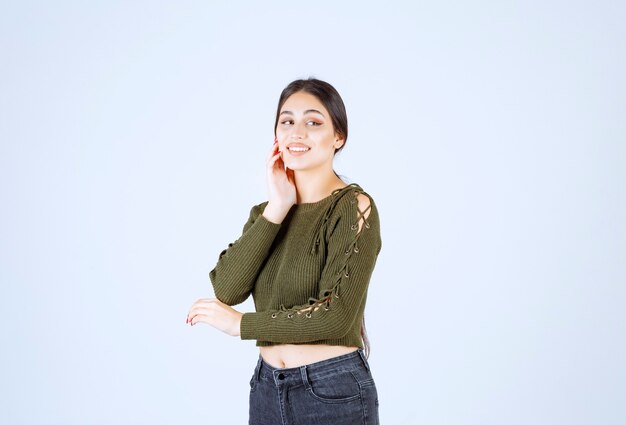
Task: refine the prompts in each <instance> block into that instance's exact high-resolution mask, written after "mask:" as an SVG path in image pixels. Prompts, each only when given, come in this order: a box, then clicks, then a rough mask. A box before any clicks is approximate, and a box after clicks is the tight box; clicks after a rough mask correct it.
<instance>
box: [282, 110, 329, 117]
mask: <svg viewBox="0 0 626 425" xmlns="http://www.w3.org/2000/svg"><path fill="white" fill-rule="evenodd" d="M309 112H314V113H317V114H320V115H321V116H323V117H324V118H326V117H325V116H324V114H322V113H321V112H320V111H318V110H317V109H307V110H306V111H304V114H303V115H306V114H308V113H309ZM283 114H288V115H293V112H291V111H282V112H281V113H280V114H279V116H280V115H283Z"/></svg>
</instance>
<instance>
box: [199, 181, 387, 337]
mask: <svg viewBox="0 0 626 425" xmlns="http://www.w3.org/2000/svg"><path fill="white" fill-rule="evenodd" d="M360 194H362V195H365V197H366V198H363V197H361V199H362V201H361V202H359V195H360ZM359 204H361V207H360V206H359ZM266 205H267V202H263V203H261V204H258V205H255V206H254V207H252V209H251V211H250V217H249V218H248V221H247V222H246V224H245V225H244V227H243V233H242V234H241V236H240V237H239V239H237V240H236V241H235V242H233V243H230V244H229V245H228V247H227V248H226V249H224V250H223V251H222V252H221V253H220V255H219V259H218V262H217V265H216V266H215V268H214V269H213V270H211V272H210V273H209V277H210V279H211V282H212V284H213V289H214V292H215V296H216V297H217V298H218V299H219V300H220V301H222V302H224V303H225V304H228V305H235V304H239V303H241V302H243V301H245V300H246V299H247V298H248V296H249V295H250V294H252V296H253V299H254V305H255V309H256V312H254V313H245V314H244V315H243V317H242V320H241V329H240V331H241V339H254V340H256V341H257V343H256V345H257V346H269V345H275V344H314V343H315V344H327V345H345V346H354V347H361V348H362V347H363V341H362V338H361V321H362V318H363V311H364V308H365V302H366V298H367V289H368V286H369V281H370V276H371V274H372V271H373V270H374V265H375V263H376V259H377V257H378V254H379V252H380V249H381V246H382V243H381V238H380V225H379V217H378V211H377V209H376V205H375V204H374V201H373V199H372V198H371V197H370V196H369V195H368V194H367V193H365V192H364V191H363V189H362V188H361V187H360V186H359V185H357V184H351V185H348V186H346V187H344V188H342V189H337V190H335V191H333V192H332V194H331V195H330V196H328V197H326V198H324V199H322V200H320V201H318V202H312V203H303V204H296V205H294V206H292V208H291V209H290V210H289V212H288V214H287V216H286V217H285V219H284V220H283V222H282V223H281V224H276V223H272V222H270V221H268V220H267V219H266V218H265V217H264V216H263V215H262V213H263V211H264V209H265V206H266ZM364 205H365V208H363V206H364Z"/></svg>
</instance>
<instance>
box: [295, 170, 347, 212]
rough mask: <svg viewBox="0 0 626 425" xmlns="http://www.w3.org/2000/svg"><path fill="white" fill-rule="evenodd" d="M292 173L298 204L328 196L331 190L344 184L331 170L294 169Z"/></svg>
mask: <svg viewBox="0 0 626 425" xmlns="http://www.w3.org/2000/svg"><path fill="white" fill-rule="evenodd" d="M294 175H295V181H296V194H297V202H298V204H305V203H311V202H317V201H319V200H322V199H324V198H326V197H327V196H329V195H330V194H331V193H332V192H333V190H335V189H340V188H342V187H345V186H346V183H345V182H344V181H343V180H341V179H340V178H339V177H337V175H336V174H335V173H334V171H332V170H330V172H325V173H320V172H319V171H317V172H311V173H309V172H306V171H296V172H295V173H294Z"/></svg>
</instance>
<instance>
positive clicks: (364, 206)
mask: <svg viewBox="0 0 626 425" xmlns="http://www.w3.org/2000/svg"><path fill="white" fill-rule="evenodd" d="M355 195H356V199H357V226H358V233H361V230H363V226H365V227H366V228H369V223H368V222H367V218H368V217H369V215H370V212H371V211H372V201H371V200H370V198H369V197H368V196H367V195H365V194H363V193H359V192H356V193H355Z"/></svg>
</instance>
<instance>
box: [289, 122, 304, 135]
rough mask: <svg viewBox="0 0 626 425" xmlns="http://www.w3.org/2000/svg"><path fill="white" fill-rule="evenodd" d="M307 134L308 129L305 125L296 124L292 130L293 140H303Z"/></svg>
mask: <svg viewBox="0 0 626 425" xmlns="http://www.w3.org/2000/svg"><path fill="white" fill-rule="evenodd" d="M305 132H306V127H305V126H304V125H303V124H299V123H296V124H294V125H293V127H292V128H291V138H292V139H302V138H303V137H304V134H305Z"/></svg>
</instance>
